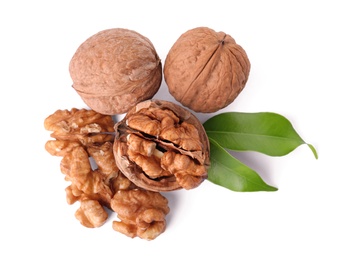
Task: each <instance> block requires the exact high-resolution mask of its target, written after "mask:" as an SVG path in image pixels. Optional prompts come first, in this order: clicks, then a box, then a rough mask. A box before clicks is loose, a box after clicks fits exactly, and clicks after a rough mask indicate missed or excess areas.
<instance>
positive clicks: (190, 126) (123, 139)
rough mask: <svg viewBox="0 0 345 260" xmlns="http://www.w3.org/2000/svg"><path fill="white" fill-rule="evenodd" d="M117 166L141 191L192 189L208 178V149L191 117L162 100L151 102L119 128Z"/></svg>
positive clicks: (139, 107) (128, 116)
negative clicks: (142, 189)
mask: <svg viewBox="0 0 345 260" xmlns="http://www.w3.org/2000/svg"><path fill="white" fill-rule="evenodd" d="M114 128H115V140H114V149H113V150H114V156H115V161H116V164H117V166H118V167H119V169H120V171H121V172H123V174H124V175H126V177H127V178H128V179H129V180H131V181H132V182H133V183H134V184H135V185H137V186H138V187H141V188H144V189H146V190H151V191H158V192H163V191H172V190H177V189H181V188H184V189H192V188H195V187H197V186H199V185H200V184H201V183H202V182H203V180H204V179H206V178H207V169H208V167H209V165H210V146H209V140H208V137H207V135H206V132H205V130H204V128H203V126H202V124H201V122H200V121H199V120H198V119H197V117H195V116H194V115H193V114H192V113H191V112H189V111H188V110H186V109H185V108H183V107H182V106H179V105H177V104H175V103H172V102H169V101H164V100H147V101H144V102H141V103H139V104H137V105H136V106H135V107H133V108H132V109H131V110H130V111H129V112H128V113H127V114H126V116H125V117H124V118H123V120H121V121H119V122H118V123H116V124H115V126H114Z"/></svg>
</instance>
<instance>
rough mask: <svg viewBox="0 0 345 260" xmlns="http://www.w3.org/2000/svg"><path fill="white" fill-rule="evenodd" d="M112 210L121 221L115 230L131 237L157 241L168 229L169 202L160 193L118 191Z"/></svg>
mask: <svg viewBox="0 0 345 260" xmlns="http://www.w3.org/2000/svg"><path fill="white" fill-rule="evenodd" d="M111 208H112V210H114V211H115V212H117V214H118V218H119V219H120V221H114V222H113V229H114V230H116V231H118V232H121V233H123V234H125V235H126V236H129V237H132V238H133V237H136V236H138V237H140V238H142V239H146V240H152V239H155V238H156V237H157V236H158V235H160V234H161V233H163V232H164V231H165V228H166V220H165V216H166V215H167V214H168V213H169V211H170V209H169V207H168V200H167V199H166V198H165V197H164V196H162V195H161V194H160V193H158V192H153V191H147V190H140V189H133V190H121V191H118V192H117V193H116V194H115V195H114V197H113V198H112V200H111Z"/></svg>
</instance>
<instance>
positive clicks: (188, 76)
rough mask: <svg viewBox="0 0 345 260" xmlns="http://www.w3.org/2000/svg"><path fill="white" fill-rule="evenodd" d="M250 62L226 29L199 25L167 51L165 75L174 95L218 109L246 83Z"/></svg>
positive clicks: (189, 103) (191, 103) (194, 104)
mask: <svg viewBox="0 0 345 260" xmlns="http://www.w3.org/2000/svg"><path fill="white" fill-rule="evenodd" d="M249 71H250V62H249V59H248V57H247V54H246V52H245V51H244V49H243V48H242V47H241V46H240V45H238V44H237V43H236V42H235V40H234V39H233V38H232V37H231V36H230V35H228V34H226V33H224V32H216V31H214V30H212V29H210V28H207V27H197V28H194V29H191V30H189V31H187V32H185V33H183V34H182V35H181V36H180V37H179V38H178V39H177V41H176V42H175V43H174V44H173V46H172V48H171V49H170V51H169V52H168V55H167V57H166V60H165V64H164V78H165V81H166V83H167V85H168V88H169V92H170V93H171V95H172V96H173V97H174V98H175V99H176V100H177V101H179V102H181V104H183V105H184V106H186V107H188V108H190V109H192V110H194V111H196V112H204V113H210V112H216V111H218V110H219V109H221V108H224V107H226V106H228V105H229V104H230V103H232V102H233V101H234V99H235V98H236V97H237V96H238V95H239V93H240V92H241V91H242V89H243V88H244V86H245V84H246V83H247V80H248V77H249Z"/></svg>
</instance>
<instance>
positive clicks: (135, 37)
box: [69, 28, 162, 115]
mask: <svg viewBox="0 0 345 260" xmlns="http://www.w3.org/2000/svg"><path fill="white" fill-rule="evenodd" d="M69 72H70V76H71V78H72V80H73V88H74V89H75V90H76V91H77V93H78V94H79V95H80V97H81V98H82V99H83V101H84V102H85V103H86V104H87V105H88V106H89V107H90V108H91V109H93V110H95V111H96V112H99V113H101V114H106V115H114V114H122V113H125V112H127V111H128V110H129V109H130V108H132V107H133V106H134V105H135V104H137V103H139V102H140V101H143V100H147V99H150V98H152V97H153V96H154V95H155V94H156V92H157V91H158V89H159V87H160V84H161V81H162V64H161V60H160V58H159V57H158V55H157V53H156V50H155V48H154V46H153V44H152V43H151V41H150V40H149V39H148V38H146V37H144V36H143V35H141V34H139V33H137V32H135V31H132V30H128V29H122V28H113V29H107V30H103V31H100V32H98V33H96V34H95V35H93V36H91V37H90V38H88V39H87V40H86V41H85V42H83V43H82V44H81V45H80V46H79V48H78V49H77V51H76V52H75V54H74V55H73V57H72V59H71V61H70V64H69Z"/></svg>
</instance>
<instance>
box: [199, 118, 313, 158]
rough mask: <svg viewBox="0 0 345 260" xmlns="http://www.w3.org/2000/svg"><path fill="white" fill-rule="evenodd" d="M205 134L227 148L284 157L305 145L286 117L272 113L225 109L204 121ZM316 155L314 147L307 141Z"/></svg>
mask: <svg viewBox="0 0 345 260" xmlns="http://www.w3.org/2000/svg"><path fill="white" fill-rule="evenodd" d="M204 128H205V130H206V133H207V136H208V137H209V138H212V139H213V140H215V141H216V142H218V143H219V144H221V145H222V147H225V148H227V149H230V150H234V151H256V152H260V153H264V154H266V155H270V156H283V155H286V154H288V153H290V152H291V151H293V150H294V149H296V148H297V147H298V146H300V145H302V144H306V143H305V142H304V141H303V139H302V138H301V137H300V136H299V135H298V133H297V132H296V131H295V129H294V128H293V126H292V124H291V123H290V122H289V120H287V119H286V118H285V117H283V116H281V115H279V114H276V113H271V112H260V113H243V112H226V113H222V114H218V115H215V116H214V117H212V118H210V119H208V120H207V121H206V122H205V123H204ZM307 145H308V146H309V148H310V149H311V151H312V152H313V154H314V156H315V158H316V159H317V158H318V155H317V152H316V149H315V148H314V147H313V146H312V145H311V144H307Z"/></svg>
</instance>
